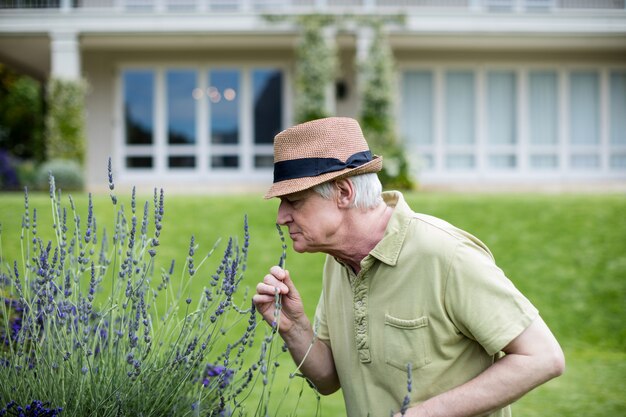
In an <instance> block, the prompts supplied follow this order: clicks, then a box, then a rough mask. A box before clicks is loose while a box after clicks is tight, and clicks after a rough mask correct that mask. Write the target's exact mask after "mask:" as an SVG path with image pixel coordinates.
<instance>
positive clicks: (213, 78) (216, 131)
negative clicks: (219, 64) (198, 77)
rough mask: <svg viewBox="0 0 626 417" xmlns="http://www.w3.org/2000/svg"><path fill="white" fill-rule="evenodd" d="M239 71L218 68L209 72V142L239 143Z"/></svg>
mask: <svg viewBox="0 0 626 417" xmlns="http://www.w3.org/2000/svg"><path fill="white" fill-rule="evenodd" d="M239 80H240V71H239V70H234V69H220V70H212V71H210V72H209V85H210V87H209V89H208V91H207V93H208V96H209V102H210V108H209V112H210V114H211V132H210V134H209V137H210V138H211V143H214V144H221V143H228V144H234V143H239V96H240V86H239V82H240V81H239Z"/></svg>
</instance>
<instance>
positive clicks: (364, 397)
mask: <svg viewBox="0 0 626 417" xmlns="http://www.w3.org/2000/svg"><path fill="white" fill-rule="evenodd" d="M383 197H384V199H385V202H386V203H387V205H389V206H391V207H394V213H393V215H392V216H391V219H390V221H389V224H388V225H387V229H386V231H385V234H384V237H383V239H382V240H381V241H380V242H379V243H378V245H376V247H375V248H374V249H373V250H372V251H371V252H370V254H369V255H368V256H367V257H365V259H363V261H362V262H361V271H360V272H359V274H358V275H355V274H354V272H353V271H352V269H351V268H349V267H347V266H346V265H343V264H342V263H340V262H339V261H337V260H336V259H335V258H332V257H330V256H329V257H328V258H327V260H326V264H325V266H324V277H323V288H322V294H321V296H320V300H319V304H318V306H317V311H316V314H315V315H316V317H315V327H316V329H317V334H318V337H319V339H320V340H321V341H323V342H324V343H326V344H327V345H329V346H330V347H331V349H332V352H333V357H334V361H335V367H336V369H337V374H338V375H339V380H340V382H341V388H342V391H343V395H344V400H345V403H346V409H347V413H348V416H349V417H365V416H368V415H369V416H372V417H387V416H389V414H390V411H392V410H393V411H394V412H397V411H399V409H400V406H401V404H402V400H403V399H404V397H405V395H406V394H407V371H406V369H407V368H406V367H407V364H409V363H410V364H411V367H412V375H413V380H412V393H411V404H417V403H419V402H420V401H424V400H426V399H428V398H430V397H432V396H434V395H437V394H439V393H442V392H445V391H447V390H450V389H451V388H454V387H456V386H458V385H460V384H463V383H464V382H466V381H468V380H470V379H472V378H473V377H475V376H476V375H478V374H480V373H481V372H482V371H484V370H485V369H486V368H488V367H489V366H491V365H492V364H493V362H494V361H495V360H496V359H497V358H498V357H499V355H500V354H501V349H503V348H504V347H505V346H506V345H507V344H508V343H509V342H511V341H512V340H513V339H514V338H515V337H517V336H518V335H519V334H520V333H521V332H522V331H523V330H524V329H526V327H528V325H529V324H530V323H531V322H532V321H533V320H534V319H535V318H536V317H537V310H536V309H535V307H533V305H532V304H531V303H530V302H529V301H528V300H527V299H526V298H525V297H524V296H523V295H522V294H521V293H520V292H519V291H518V290H517V289H516V288H515V286H514V285H513V284H512V283H511V281H509V279H507V277H506V276H505V275H504V273H503V272H502V270H501V269H499V268H498V267H497V266H496V264H495V262H494V259H493V256H492V254H491V252H490V251H489V249H488V248H487V247H486V246H485V245H484V244H483V243H482V242H481V241H479V240H478V239H477V238H475V237H474V236H472V235H470V234H469V233H467V232H464V231H463V230H460V229H458V228H456V227H454V226H452V225H451V224H449V223H447V222H445V221H443V220H440V219H437V218H435V217H432V216H428V215H424V214H417V213H414V212H413V211H412V210H411V209H410V208H409V206H408V205H407V204H406V202H405V201H404V198H403V196H402V194H400V193H398V192H389V193H384V194H383ZM509 415H510V409H509V408H508V407H507V408H505V409H502V410H499V411H497V412H495V413H493V414H491V416H497V417H504V416H509Z"/></svg>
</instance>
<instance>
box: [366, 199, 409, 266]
mask: <svg viewBox="0 0 626 417" xmlns="http://www.w3.org/2000/svg"><path fill="white" fill-rule="evenodd" d="M383 200H384V201H385V204H387V205H388V206H389V207H391V208H393V209H394V210H393V214H392V215H391V218H390V219H389V223H387V228H386V229H385V234H384V235H383V238H382V239H381V240H380V242H378V244H377V245H376V246H375V247H374V249H372V251H371V252H370V255H371V256H373V257H375V258H376V259H378V260H380V261H381V262H384V263H386V264H387V265H389V266H395V265H396V263H397V262H398V257H399V256H400V250H401V249H402V245H403V244H404V239H405V238H406V233H407V230H408V227H409V223H410V222H411V218H412V215H413V211H412V210H411V208H410V207H409V205H408V204H407V203H406V201H405V200H404V196H403V195H402V193H400V192H398V191H388V192H384V193H383Z"/></svg>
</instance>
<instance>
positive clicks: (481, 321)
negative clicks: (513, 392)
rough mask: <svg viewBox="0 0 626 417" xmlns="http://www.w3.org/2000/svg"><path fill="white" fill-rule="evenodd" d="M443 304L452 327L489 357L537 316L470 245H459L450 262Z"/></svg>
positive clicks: (485, 256) (482, 251)
mask: <svg viewBox="0 0 626 417" xmlns="http://www.w3.org/2000/svg"><path fill="white" fill-rule="evenodd" d="M444 294H445V295H444V304H445V308H446V311H447V313H448V315H449V317H450V319H451V320H452V322H453V323H454V325H455V326H456V327H457V328H458V329H459V331H460V332H461V333H463V334H464V335H465V336H466V337H469V338H470V339H473V340H476V341H477V342H478V343H479V344H480V345H482V347H483V348H484V349H485V351H486V352H487V353H488V354H489V355H494V354H496V353H497V352H499V351H501V350H502V349H503V348H504V347H505V346H506V345H508V344H509V343H510V342H511V341H512V340H513V339H515V338H516V337H517V336H519V335H520V334H521V333H522V332H523V331H524V330H525V329H526V328H527V327H528V326H529V325H530V324H531V323H532V322H533V320H535V318H536V317H537V315H538V311H537V309H536V308H535V307H534V306H533V305H532V304H531V302H530V301H529V300H528V299H527V298H526V297H525V296H524V295H523V294H522V293H521V292H520V291H519V290H518V289H517V288H516V287H515V285H514V284H513V283H512V282H511V281H510V280H509V279H508V278H507V277H506V276H505V274H504V272H503V271H502V270H501V269H500V268H498V267H497V266H496V264H495V261H494V259H493V257H492V256H491V254H490V253H489V252H488V251H486V250H485V249H484V248H482V247H480V246H478V245H476V244H474V243H473V242H463V243H460V244H459V245H458V246H457V248H456V251H455V253H454V255H453V258H452V260H451V262H450V266H449V271H448V274H447V279H446V282H445V291H444Z"/></svg>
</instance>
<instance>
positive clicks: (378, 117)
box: [359, 20, 415, 189]
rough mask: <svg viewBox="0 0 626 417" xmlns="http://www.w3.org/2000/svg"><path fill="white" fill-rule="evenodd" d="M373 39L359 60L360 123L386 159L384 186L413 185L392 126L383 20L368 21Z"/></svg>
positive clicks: (389, 67) (391, 94) (391, 92)
mask: <svg viewBox="0 0 626 417" xmlns="http://www.w3.org/2000/svg"><path fill="white" fill-rule="evenodd" d="M369 23H370V25H372V27H373V31H374V33H373V35H374V36H373V39H372V44H371V45H370V48H369V53H368V55H367V58H366V59H365V60H364V61H363V62H360V63H359V69H360V71H361V73H362V78H363V85H362V89H363V93H362V102H361V115H360V120H361V127H362V128H363V133H364V134H365V137H366V138H367V140H368V142H369V143H370V146H371V148H372V150H373V151H374V153H378V154H380V155H383V156H384V158H385V162H384V165H383V170H382V171H381V172H380V174H379V177H380V179H381V182H382V183H383V186H384V187H385V188H396V189H412V188H415V183H414V181H413V179H412V178H411V170H410V167H409V163H408V160H407V158H406V155H405V151H404V148H403V146H402V144H401V143H400V141H399V138H398V135H397V133H396V129H395V127H394V120H395V119H394V110H393V100H394V96H395V94H394V93H395V89H394V75H393V73H394V58H393V54H392V51H391V48H390V47H389V44H388V42H387V39H386V37H385V34H384V32H383V28H382V23H383V22H382V21H377V20H372V21H370V22H369Z"/></svg>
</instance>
